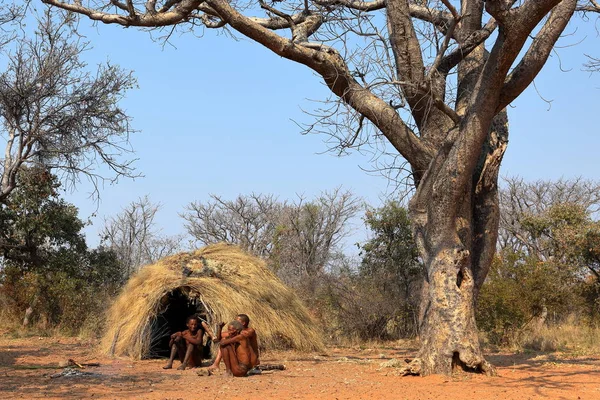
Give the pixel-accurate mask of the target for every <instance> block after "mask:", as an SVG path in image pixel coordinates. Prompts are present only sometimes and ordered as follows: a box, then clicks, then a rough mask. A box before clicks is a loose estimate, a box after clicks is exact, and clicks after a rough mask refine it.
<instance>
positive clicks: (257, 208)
mask: <svg viewBox="0 0 600 400" xmlns="http://www.w3.org/2000/svg"><path fill="white" fill-rule="evenodd" d="M359 208H360V200H359V199H357V198H356V197H355V196H354V195H353V194H352V193H351V192H348V191H342V190H341V189H339V188H338V189H336V190H333V191H331V192H324V193H322V194H321V195H320V196H318V197H317V198H316V199H314V200H311V201H307V200H306V199H304V198H303V197H301V196H300V197H299V198H298V200H297V201H293V202H280V201H278V200H277V199H276V198H275V197H274V196H272V195H263V194H251V195H249V196H242V195H241V196H238V197H237V198H236V199H235V200H224V199H223V198H221V197H219V196H216V195H211V199H210V200H209V201H208V202H206V203H201V202H194V203H192V204H190V205H189V206H188V207H187V210H188V211H187V212H186V213H183V214H181V217H182V218H183V219H185V220H186V228H187V231H188V233H189V234H190V235H191V236H193V237H194V238H195V239H196V240H198V241H199V242H200V243H202V244H210V243H216V242H229V243H235V244H237V245H239V246H240V247H242V248H243V249H245V250H246V251H249V252H251V253H253V254H255V255H257V256H259V257H262V258H264V259H265V260H266V261H267V262H268V264H269V266H270V267H271V268H272V269H273V270H274V271H275V272H276V273H277V274H278V275H279V276H280V277H281V278H282V279H283V280H284V281H285V282H286V283H288V284H290V285H292V286H295V287H299V286H300V283H302V282H303V281H304V280H306V279H307V278H311V279H314V278H316V277H317V276H318V275H319V274H321V273H322V272H324V271H325V270H326V268H327V267H328V264H329V262H330V261H331V260H332V257H333V256H334V255H335V253H336V251H338V250H339V248H338V246H339V244H340V242H341V241H342V240H343V239H344V237H345V236H346V234H347V233H348V229H349V225H348V221H349V220H350V219H351V218H352V217H354V216H355V215H356V213H357V212H358V210H359Z"/></svg>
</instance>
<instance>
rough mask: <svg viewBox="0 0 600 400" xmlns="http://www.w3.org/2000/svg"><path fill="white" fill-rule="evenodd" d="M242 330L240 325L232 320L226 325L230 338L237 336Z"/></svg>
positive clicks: (242, 327)
mask: <svg viewBox="0 0 600 400" xmlns="http://www.w3.org/2000/svg"><path fill="white" fill-rule="evenodd" d="M242 329H244V326H243V325H242V323H241V322H240V321H238V320H233V321H231V322H230V323H229V324H228V325H227V331H228V332H229V335H230V336H236V335H239V333H240V332H241V331H242Z"/></svg>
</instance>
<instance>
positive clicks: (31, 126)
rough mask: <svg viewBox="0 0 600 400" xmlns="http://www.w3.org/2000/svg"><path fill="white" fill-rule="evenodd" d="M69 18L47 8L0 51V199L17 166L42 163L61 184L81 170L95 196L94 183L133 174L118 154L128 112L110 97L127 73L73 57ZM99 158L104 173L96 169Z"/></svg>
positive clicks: (126, 84)
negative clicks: (31, 28) (93, 67)
mask: <svg viewBox="0 0 600 400" xmlns="http://www.w3.org/2000/svg"><path fill="white" fill-rule="evenodd" d="M72 22H73V20H72V18H70V17H69V16H67V18H66V19H60V18H55V16H54V15H52V14H51V13H50V11H47V12H46V13H45V14H44V16H43V17H42V18H40V19H39V21H38V25H37V30H36V31H35V33H34V34H33V35H32V36H31V37H29V36H28V35H27V34H26V33H24V32H23V33H19V34H17V33H15V36H14V37H12V38H11V40H10V41H9V42H8V44H7V45H5V46H4V47H3V48H2V49H1V51H2V54H3V55H4V56H5V59H6V60H7V66H6V70H5V71H4V72H2V73H0V123H1V125H0V134H1V136H2V138H3V140H4V143H5V151H4V158H1V159H0V202H3V201H5V200H6V198H7V197H8V196H9V195H10V193H11V192H12V191H13V190H14V189H15V188H16V186H17V182H18V181H17V175H18V171H19V170H20V169H21V168H22V167H23V166H25V165H36V166H43V167H48V168H50V169H51V170H52V171H53V173H55V174H60V175H61V177H63V178H64V181H65V182H66V183H68V184H73V183H75V182H76V181H77V180H78V179H80V178H81V177H82V176H84V177H86V178H88V179H89V180H90V181H91V182H92V183H93V184H94V185H95V187H96V195H97V194H98V192H97V190H98V184H99V182H101V181H103V180H106V179H109V180H111V181H114V180H116V179H118V178H119V177H122V176H132V175H133V168H132V165H131V161H127V160H123V159H122V158H123V156H124V155H126V154H127V153H129V152H131V149H130V148H129V142H128V137H129V133H131V128H130V126H129V122H130V118H129V117H128V116H127V115H126V114H125V112H124V111H123V110H122V109H121V108H120V107H119V106H118V102H119V100H120V99H121V98H122V97H123V96H124V94H125V92H126V91H127V90H128V89H131V88H132V87H134V86H135V79H134V78H133V77H132V75H131V73H129V72H126V71H123V70H121V69H120V68H119V67H118V66H115V65H110V64H107V65H103V66H100V67H98V69H97V71H95V72H90V71H88V70H87V68H86V64H85V63H84V62H83V61H81V59H80V54H81V53H82V52H83V51H85V50H86V49H87V48H88V46H87V44H86V43H84V42H83V41H82V38H81V37H79V36H78V35H77V34H75V33H73V32H72V30H71V28H72V27H71V26H70V25H71V23H72ZM15 32H19V31H18V30H17V31H15ZM100 164H102V165H103V166H105V167H107V168H108V170H110V171H111V173H112V175H111V176H109V175H105V176H104V175H101V174H100V172H97V171H98V170H97V169H96V168H97V167H98V166H99V165H100Z"/></svg>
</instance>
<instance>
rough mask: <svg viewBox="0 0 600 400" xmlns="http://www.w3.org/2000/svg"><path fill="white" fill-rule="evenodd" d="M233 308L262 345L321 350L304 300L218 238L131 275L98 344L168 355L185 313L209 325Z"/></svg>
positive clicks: (113, 351) (118, 352)
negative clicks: (247, 319)
mask: <svg viewBox="0 0 600 400" xmlns="http://www.w3.org/2000/svg"><path fill="white" fill-rule="evenodd" d="M239 313H245V314H248V315H249V316H250V321H251V322H250V326H252V327H254V328H255V329H256V331H257V333H258V336H259V341H260V346H261V348H267V349H273V348H292V349H296V350H300V351H319V350H322V348H323V344H322V341H321V336H320V334H319V332H318V330H317V329H316V328H315V325H314V323H313V321H312V319H311V317H310V316H309V314H308V312H307V310H306V308H305V307H304V305H303V304H302V303H301V302H300V300H299V299H298V297H297V296H296V294H295V293H294V292H293V291H291V290H290V289H289V288H288V287H286V286H285V285H284V284H283V283H282V282H281V281H280V280H279V279H278V278H277V277H276V276H275V275H274V274H273V273H272V272H271V271H270V270H269V269H268V268H267V267H266V265H265V263H264V262H263V261H262V260H260V259H259V258H256V257H254V256H251V255H249V254H247V253H245V252H243V251H242V250H240V249H239V248H238V247H237V246H233V245H227V244H216V245H211V246H207V247H205V248H202V249H200V250H197V251H194V252H190V253H180V254H177V255H174V256H170V257H166V258H164V259H162V260H160V261H158V262H157V263H156V264H153V265H149V266H146V267H144V268H142V269H141V270H140V271H139V272H138V273H137V274H136V275H135V276H133V277H132V278H131V279H130V280H129V282H128V283H127V285H126V286H125V288H124V289H123V291H122V293H121V295H120V296H119V297H118V298H117V300H116V301H115V303H114V304H113V305H112V307H111V308H110V310H109V311H108V319H107V330H106V333H105V335H104V337H103V339H102V342H101V350H102V351H103V352H104V353H106V354H110V355H115V356H127V357H132V358H134V359H142V358H155V357H160V356H166V355H168V351H169V349H168V341H169V336H170V335H171V333H172V332H177V331H181V330H184V329H186V328H185V320H186V318H187V317H188V316H190V315H192V314H199V315H202V316H204V317H205V319H206V320H207V322H208V323H209V325H210V326H212V327H214V325H215V324H216V323H218V322H219V321H224V322H229V321H230V320H231V319H233V318H234V317H235V316H236V315H237V314H239ZM213 329H214V328H213Z"/></svg>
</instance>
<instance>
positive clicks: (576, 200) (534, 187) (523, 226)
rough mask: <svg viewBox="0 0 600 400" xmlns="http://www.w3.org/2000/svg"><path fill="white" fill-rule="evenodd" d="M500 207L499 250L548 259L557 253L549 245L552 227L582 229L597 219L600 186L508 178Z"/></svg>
mask: <svg viewBox="0 0 600 400" xmlns="http://www.w3.org/2000/svg"><path fill="white" fill-rule="evenodd" d="M500 205H501V214H500V215H501V218H500V234H499V237H498V243H499V246H500V248H501V249H502V250H504V249H510V250H512V251H514V252H524V253H527V254H529V255H532V256H536V257H538V258H540V259H547V258H548V257H549V256H550V255H551V254H553V253H554V252H553V250H554V248H553V245H550V244H549V243H548V239H549V235H550V234H551V232H550V227H551V225H553V224H559V225H561V226H562V225H564V223H566V222H569V225H571V226H572V225H573V224H575V225H580V223H581V222H582V221H583V220H585V219H589V218H591V217H592V216H593V215H595V214H596V213H597V212H598V210H600V184H598V183H597V182H594V181H590V180H584V179H581V178H578V179H574V180H565V179H559V180H558V181H548V180H539V181H536V182H525V181H524V180H523V179H522V178H518V177H512V178H506V179H504V187H503V188H502V190H501V191H500ZM565 207H566V208H565ZM552 220H554V222H553V221H552ZM553 236H556V235H553Z"/></svg>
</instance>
